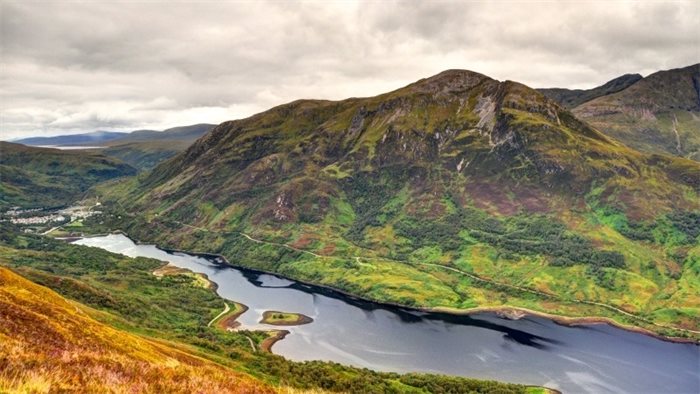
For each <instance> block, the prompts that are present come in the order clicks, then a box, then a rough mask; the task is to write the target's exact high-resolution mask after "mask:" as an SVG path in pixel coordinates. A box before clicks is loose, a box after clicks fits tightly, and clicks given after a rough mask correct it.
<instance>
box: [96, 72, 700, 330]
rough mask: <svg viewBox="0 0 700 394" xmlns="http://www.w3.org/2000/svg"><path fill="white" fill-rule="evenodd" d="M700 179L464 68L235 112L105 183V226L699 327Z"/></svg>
mask: <svg viewBox="0 0 700 394" xmlns="http://www.w3.org/2000/svg"><path fill="white" fill-rule="evenodd" d="M699 191H700V164H698V163H696V162H693V161H690V160H685V159H682V158H673V157H668V156H661V155H648V154H643V153H640V152H638V151H635V150H632V149H630V148H628V147H626V146H624V145H622V144H620V143H619V142H616V141H615V140H613V139H610V138H609V137H607V136H606V135H604V134H603V133H601V132H600V131H598V130H597V129H595V128H593V127H591V126H589V125H588V124H586V123H584V122H582V121H580V120H578V119H577V118H576V117H575V116H574V115H573V114H572V113H571V112H569V111H568V110H566V109H564V108H562V107H560V106H559V105H558V104H556V103H555V102H554V101H551V100H549V99H548V98H546V97H545V96H543V95H542V94H540V93H538V92H537V91H535V90H533V89H530V88H528V87H526V86H524V85H521V84H518V83H515V82H511V81H506V82H499V81H496V80H493V79H491V78H488V77H486V76H484V75H481V74H477V73H473V72H469V71H462V70H450V71H446V72H443V73H441V74H438V75H436V76H434V77H431V78H427V79H424V80H421V81H418V82H416V83H414V84H411V85H408V86H406V87H404V88H402V89H399V90H396V91H393V92H390V93H387V94H383V95H380V96H377V97H371V98H353V99H348V100H344V101H337V102H335V101H320V100H301V101H295V102H293V103H289V104H286V105H282V106H279V107H276V108H273V109H271V110H269V111H266V112H263V113H260V114H257V115H255V116H252V117H250V118H247V119H243V120H237V121H231V122H226V123H223V124H221V125H219V126H217V127H216V128H215V129H214V130H213V131H212V132H210V133H209V134H207V135H206V136H204V137H203V138H201V139H200V140H198V141H197V142H196V143H195V144H194V145H192V146H191V147H190V148H189V149H187V151H185V152H183V153H182V154H179V155H177V156H175V157H174V158H172V159H170V160H168V161H166V162H165V163H163V164H161V165H160V166H158V167H156V168H155V169H154V170H153V171H152V172H151V173H150V174H148V176H145V177H143V178H139V179H131V180H129V181H127V182H121V183H116V184H112V185H109V186H104V187H102V188H100V190H99V193H101V194H102V196H103V197H102V199H103V200H105V201H106V203H107V205H108V207H109V209H111V210H112V211H113V212H114V213H118V214H115V215H114V216H111V217H110V218H111V220H110V219H108V220H107V221H105V222H104V224H103V225H104V226H108V227H110V228H121V229H123V230H125V231H127V232H128V233H129V234H130V235H132V236H134V237H136V238H138V239H141V240H148V241H152V242H157V243H159V244H161V245H164V246H170V247H176V248H179V249H186V250H193V251H206V252H217V253H222V254H224V255H225V256H227V257H228V258H229V259H230V260H232V261H236V262H237V263H239V264H243V265H246V266H249V267H255V268H259V269H264V270H268V271H274V272H278V273H280V274H283V275H286V276H289V277H292V278H296V279H301V280H305V281H310V282H313V283H317V284H322V285H327V286H331V287H335V288H339V289H342V290H344V291H347V292H351V293H353V294H357V295H359V296H362V297H365V298H369V299H374V300H380V301H386V302H393V303H399V304H403V305H410V306H415V307H428V308H440V309H461V310H464V309H471V308H476V307H498V306H518V307H523V308H528V309H533V310H538V311H544V312H548V313H553V314H559V315H567V316H602V317H609V318H612V319H615V320H616V321H618V322H620V323H624V324H630V325H635V326H642V327H645V328H648V329H650V330H653V331H656V332H662V333H665V334H669V335H679V336H697V330H698V328H699V327H700V298H698V294H700V292H698V289H699V288H700V279H699V275H700V272H699V271H698V269H697V266H698V264H699V263H700V260H699V259H700V249H699V246H698V244H699V243H698V234H699V233H700V198H698V192H699ZM118 217H121V219H117V218H118ZM93 225H94V223H93Z"/></svg>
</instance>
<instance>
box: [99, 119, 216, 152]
mask: <svg viewBox="0 0 700 394" xmlns="http://www.w3.org/2000/svg"><path fill="white" fill-rule="evenodd" d="M214 126H216V125H213V124H207V123H200V124H195V125H191V126H181V127H173V128H170V129H166V130H163V131H154V130H136V131H132V132H131V133H128V134H127V135H124V136H122V137H121V138H118V139H115V140H111V141H109V144H108V145H110V146H115V145H121V144H127V143H132V142H142V141H191V142H193V141H194V140H196V139H197V138H199V137H201V136H203V135H204V134H206V133H207V132H208V131H209V130H211V129H213V128H214Z"/></svg>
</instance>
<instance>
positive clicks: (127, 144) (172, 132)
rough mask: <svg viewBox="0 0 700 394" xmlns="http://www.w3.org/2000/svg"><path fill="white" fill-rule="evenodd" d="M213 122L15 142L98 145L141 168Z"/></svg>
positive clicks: (187, 143) (180, 146)
mask: <svg viewBox="0 0 700 394" xmlns="http://www.w3.org/2000/svg"><path fill="white" fill-rule="evenodd" d="M214 126H215V125H213V124H207V123H200V124H195V125H191V126H180V127H173V128H170V129H166V130H163V131H155V130H136V131H132V132H128V133H117V132H109V131H98V132H94V133H86V134H76V135H64V136H56V137H32V138H24V139H21V140H17V141H15V143H19V144H23V145H30V146H57V147H62V146H100V147H102V148H103V149H102V150H101V153H103V154H104V155H106V156H109V157H113V158H116V159H119V160H121V161H123V162H125V163H127V164H129V165H131V166H132V167H134V168H137V169H139V170H141V171H143V170H149V169H151V168H153V167H155V166H156V165H157V164H158V163H160V162H162V161H163V160H165V159H169V158H170V157H172V156H174V155H176V154H177V153H179V152H182V151H183V150H185V149H187V147H188V146H190V144H192V143H193V142H194V141H195V140H196V139H197V138H199V137H201V136H203V135H204V134H206V133H207V132H209V131H210V130H211V129H213V128H214Z"/></svg>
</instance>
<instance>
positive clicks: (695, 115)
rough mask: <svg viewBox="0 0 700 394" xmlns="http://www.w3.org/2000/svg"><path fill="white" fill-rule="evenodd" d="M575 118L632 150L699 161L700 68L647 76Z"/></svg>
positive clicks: (577, 112) (584, 106)
mask: <svg viewBox="0 0 700 394" xmlns="http://www.w3.org/2000/svg"><path fill="white" fill-rule="evenodd" d="M573 112H574V114H575V115H576V116H577V117H579V118H580V119H582V120H585V121H587V122H589V123H590V124H591V125H593V126H595V127H597V128H598V129H599V130H601V131H603V132H605V133H606V134H608V135H610V136H612V137H614V138H616V139H618V140H620V141H622V142H624V143H625V144H627V145H629V146H631V147H633V148H636V149H639V150H642V151H646V152H652V153H662V154H672V155H677V156H681V157H686V158H689V159H693V160H695V161H700V64H694V65H692V66H688V67H685V68H679V69H674V70H667V71H659V72H657V73H654V74H651V75H649V76H647V77H646V78H643V79H641V80H640V81H638V82H636V83H634V84H633V85H631V86H630V87H628V88H626V89H624V90H622V91H620V92H618V93H614V94H610V95H607V96H603V97H598V98H596V99H593V100H590V101H588V102H585V103H583V104H581V105H579V106H577V107H576V108H574V110H573Z"/></svg>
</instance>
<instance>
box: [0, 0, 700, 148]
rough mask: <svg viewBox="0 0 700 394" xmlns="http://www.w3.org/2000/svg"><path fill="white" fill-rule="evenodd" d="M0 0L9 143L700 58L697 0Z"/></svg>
mask: <svg viewBox="0 0 700 394" xmlns="http://www.w3.org/2000/svg"><path fill="white" fill-rule="evenodd" d="M0 4H1V8H0V18H1V28H2V31H1V37H0V38H1V39H2V59H1V62H2V69H1V70H0V100H1V103H0V104H1V105H2V108H1V118H2V119H1V120H2V124H1V126H0V132H1V135H0V139H11V138H16V137H22V136H32V135H55V134H69V133H74V132H86V131H93V130H97V129H101V130H133V129H140V128H152V129H163V128H167V127H173V126H178V125H187V124H193V123H200V122H207V123H219V122H222V121H225V120H229V119H237V118H242V117H246V116H249V115H251V114H253V113H256V112H259V111H262V110H265V109H267V108H269V107H272V106H274V105H278V104H282V103H285V102H288V101H292V100H295V99H298V98H325V99H342V98H346V97H351V96H371V95H375V94H378V93H382V92H385V91H389V90H393V89H396V88H398V87H401V86H403V85H406V84H408V83H410V82H413V81H415V80H417V79H420V78H424V77H427V76H430V75H433V74H436V73H438V72H440V71H442V70H445V69H449V68H464V69H470V70H473V71H478V72H481V73H484V74H486V75H489V76H491V77H493V78H496V79H499V80H505V79H511V80H516V81H519V82H523V83H525V84H527V85H530V86H533V87H554V86H556V87H572V88H587V87H593V86H596V85H599V84H601V83H603V82H605V81H607V80H609V79H612V78H614V77H616V76H618V75H621V74H625V73H641V74H643V75H647V74H649V73H651V72H654V71H656V70H659V69H668V68H674V67H682V66H687V65H690V64H693V63H697V62H698V61H700V33H699V32H698V25H699V24H700V1H697V0H693V1H673V2H671V1H638V2H621V1H618V2H613V1H583V0H582V1H576V2H544V1H542V2H524V1H493V2H475V1H471V2H467V1H463V2H439V1H420V2H419V1H412V2H401V1H397V2H393V1H373V2H349V1H337V2H330V1H324V2H304V3H297V2H291V1H276V2H266V3H261V2H225V3H224V2H215V1H208V2H197V3H193V2H189V3H188V2H154V1H150V2H145V1H144V2H133V1H132V2H119V3H118V2H107V1H101V2H90V3H88V2H46V1H44V2H31V1H5V0H0Z"/></svg>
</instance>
